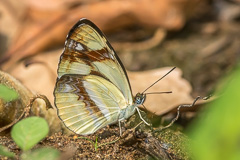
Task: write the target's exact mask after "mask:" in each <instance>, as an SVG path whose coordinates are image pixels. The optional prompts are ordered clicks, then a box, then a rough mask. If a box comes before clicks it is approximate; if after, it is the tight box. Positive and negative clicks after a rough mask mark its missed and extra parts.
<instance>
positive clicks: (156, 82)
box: [142, 67, 176, 94]
mask: <svg viewBox="0 0 240 160" xmlns="http://www.w3.org/2000/svg"><path fill="white" fill-rule="evenodd" d="M175 68H176V67H173V68H172V69H171V70H170V71H169V72H168V73H166V74H165V75H164V76H162V77H161V78H159V79H158V80H157V81H156V82H154V83H153V84H152V85H151V86H149V87H148V88H147V89H145V90H144V91H143V92H142V94H143V93H144V92H146V91H147V90H148V89H149V88H151V87H152V86H154V85H155V84H156V83H158V82H159V81H160V80H162V79H163V78H164V77H166V76H167V75H168V74H169V73H171V72H172V71H173V70H174V69H175Z"/></svg>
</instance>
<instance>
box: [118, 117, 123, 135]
mask: <svg viewBox="0 0 240 160" xmlns="http://www.w3.org/2000/svg"><path fill="white" fill-rule="evenodd" d="M123 120H124V118H122V119H119V120H118V124H119V130H120V136H122V126H121V122H122V121H123Z"/></svg>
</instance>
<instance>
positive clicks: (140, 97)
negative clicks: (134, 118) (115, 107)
mask: <svg viewBox="0 0 240 160" xmlns="http://www.w3.org/2000/svg"><path fill="white" fill-rule="evenodd" d="M145 99H146V94H143V93H137V94H136V96H135V98H134V103H133V104H132V105H129V106H128V107H126V108H124V109H122V110H121V113H120V116H119V119H128V118H129V117H130V116H131V115H133V114H134V113H135V111H136V107H138V106H140V105H142V104H143V103H144V101H145Z"/></svg>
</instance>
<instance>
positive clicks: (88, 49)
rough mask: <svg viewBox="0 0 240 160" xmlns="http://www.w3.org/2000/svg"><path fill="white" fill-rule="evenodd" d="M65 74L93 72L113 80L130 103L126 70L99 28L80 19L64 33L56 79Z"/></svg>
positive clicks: (89, 73)
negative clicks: (62, 49) (65, 35)
mask: <svg viewBox="0 0 240 160" xmlns="http://www.w3.org/2000/svg"><path fill="white" fill-rule="evenodd" d="M64 74H79V75H91V74H95V75H98V76H101V77H103V78H104V79H106V80H108V81H110V82H111V83H113V84H114V85H115V86H116V87H117V88H118V89H119V90H120V91H121V93H122V94H123V96H124V97H125V100H126V101H127V102H128V103H129V104H132V101H133V100H132V92H131V88H130V85H129V81H128V77H127V74H126V71H125V69H124V67H123V65H122V63H121V61H120V60H119V58H118V56H117V55H116V53H115V52H114V50H113V48H112V47H111V45H110V43H109V42H108V41H107V39H106V38H105V36H104V35H103V33H102V32H101V31H100V29H99V28H98V27H97V26H96V25H95V24H93V23H92V22H91V21H89V20H87V19H81V20H80V21H79V22H78V23H77V24H75V25H74V26H73V28H72V29H71V30H70V32H69V35H68V36H67V39H66V42H65V48H64V52H63V54H62V55H61V58H60V63H59V68H58V78H61V77H62V76H63V75H64Z"/></svg>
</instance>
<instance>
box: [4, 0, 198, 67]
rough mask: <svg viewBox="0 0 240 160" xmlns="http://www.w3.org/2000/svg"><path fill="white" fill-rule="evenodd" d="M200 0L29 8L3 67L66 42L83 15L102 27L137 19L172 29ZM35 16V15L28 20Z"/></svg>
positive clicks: (116, 1) (115, 0)
mask: <svg viewBox="0 0 240 160" xmlns="http://www.w3.org/2000/svg"><path fill="white" fill-rule="evenodd" d="M198 3H199V1H198V0H184V1H169V0H162V1H159V0H142V1H138V0H131V1H127V0H124V1H119V0H109V1H99V2H96V3H84V4H82V5H80V6H78V7H76V8H74V9H69V10H66V11H65V10H64V12H60V11H59V10H53V11H52V12H51V11H50V12H49V11H46V10H43V11H42V12H41V11H40V10H39V11H37V14H36V13H35V12H36V11H34V10H31V9H30V10H29V12H28V13H26V15H27V16H28V18H26V19H27V21H23V23H24V24H22V26H24V29H23V30H21V31H19V32H20V33H21V34H20V35H19V36H18V37H17V38H16V40H15V42H14V43H13V44H12V46H11V47H10V48H9V51H8V54H7V55H6V57H5V62H6V63H5V65H3V66H2V67H3V69H4V70H7V69H8V68H10V67H12V66H13V65H14V64H15V63H16V62H17V61H18V60H19V59H22V58H23V57H25V56H26V55H33V54H36V53H38V52H39V51H43V50H45V49H47V48H49V47H53V46H56V45H58V44H60V43H63V41H64V39H65V37H66V34H67V32H68V31H69V29H70V28H71V26H72V25H73V24H74V23H76V22H77V21H78V20H79V19H80V18H81V17H86V18H89V19H90V20H92V21H93V22H94V23H96V24H97V25H98V26H99V27H100V28H101V29H103V30H113V29H116V28H120V27H123V26H126V25H132V24H137V23H138V24H142V25H145V26H151V27H152V28H156V27H163V28H165V29H168V30H172V29H179V28H181V27H182V26H183V25H184V24H185V20H186V18H187V17H188V16H189V15H191V13H192V12H194V8H195V7H196V6H198ZM99 13H101V14H99ZM36 15H38V17H36ZM49 15H51V16H49ZM33 17H35V19H33V20H32V21H29V19H30V20H31V18H33ZM36 20H38V21H36ZM6 60H7V61H6Z"/></svg>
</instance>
